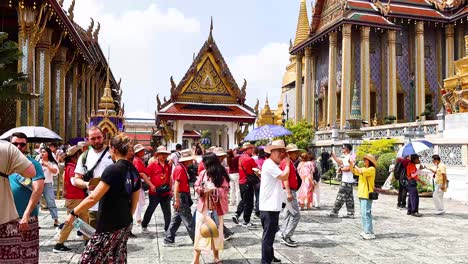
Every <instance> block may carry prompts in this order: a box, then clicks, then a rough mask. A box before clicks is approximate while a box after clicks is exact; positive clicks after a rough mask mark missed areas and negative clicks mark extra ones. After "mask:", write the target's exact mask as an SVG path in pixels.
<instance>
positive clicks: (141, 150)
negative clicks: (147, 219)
mask: <svg viewBox="0 0 468 264" xmlns="http://www.w3.org/2000/svg"><path fill="white" fill-rule="evenodd" d="M144 155H145V147H143V145H141V144H136V145H135V146H133V156H134V157H133V161H132V163H133V166H135V168H136V169H137V171H138V173H139V174H140V179H141V181H142V183H143V182H146V181H147V180H148V177H147V176H146V174H145V171H146V166H145V162H144V161H143V156H144ZM145 179H146V180H145ZM145 205H146V200H145V190H144V189H143V188H140V198H139V200H138V205H137V208H136V211H135V214H134V215H133V218H134V219H136V220H137V223H138V224H141V213H142V212H143V207H144V206H145Z"/></svg>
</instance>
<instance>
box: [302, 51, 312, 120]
mask: <svg viewBox="0 0 468 264" xmlns="http://www.w3.org/2000/svg"><path fill="white" fill-rule="evenodd" d="M311 66H312V49H311V48H310V47H307V48H306V49H305V64H304V71H305V76H304V88H305V96H304V104H305V108H304V109H305V110H304V112H305V113H304V116H305V120H306V121H307V122H308V123H310V122H311V121H312V115H313V112H312V109H314V107H313V104H312V102H313V101H312V100H311V99H312V94H313V91H312V86H313V85H312V76H311V74H312V73H311V71H312V67H311Z"/></svg>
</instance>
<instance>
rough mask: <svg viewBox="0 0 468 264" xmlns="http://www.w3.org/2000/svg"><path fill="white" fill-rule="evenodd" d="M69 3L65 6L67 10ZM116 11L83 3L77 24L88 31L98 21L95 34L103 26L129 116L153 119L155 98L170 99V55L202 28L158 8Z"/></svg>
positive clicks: (88, 0)
mask: <svg viewBox="0 0 468 264" xmlns="http://www.w3.org/2000/svg"><path fill="white" fill-rule="evenodd" d="M70 2H71V0H68V1H66V2H65V4H64V9H65V10H68V6H69V5H70ZM109 2H110V1H107V2H106V3H109ZM116 8H118V7H117V6H111V5H110V4H107V5H104V1H103V0H79V1H76V6H75V11H74V15H75V19H74V20H75V21H76V22H77V23H78V24H79V25H80V26H81V27H83V28H84V29H87V28H88V26H89V24H90V17H93V19H94V21H95V28H96V26H97V22H98V21H99V22H100V24H101V30H100V33H99V43H100V45H101V48H102V50H103V52H104V54H106V55H107V49H108V47H110V51H111V52H110V55H111V56H110V57H111V58H110V59H111V69H112V72H113V74H114V76H115V77H116V78H117V79H118V78H122V89H123V103H124V104H125V108H126V110H127V112H134V113H142V112H145V113H149V114H151V115H153V113H154V110H155V109H156V100H155V96H156V93H157V92H158V90H159V91H161V93H165V90H167V88H169V85H168V84H169V82H168V80H169V76H170V74H168V73H166V71H167V69H166V68H167V64H165V62H169V61H170V60H171V59H172V58H173V57H174V55H173V54H171V53H170V52H168V49H169V48H171V47H174V46H177V45H181V43H185V44H187V43H188V42H190V40H191V39H193V38H194V36H198V35H199V32H200V22H199V21H198V20H197V19H195V18H190V17H186V16H185V15H184V14H183V13H182V12H181V11H179V10H178V9H175V8H168V9H166V10H162V9H161V8H160V7H159V6H158V5H157V4H156V3H154V2H151V3H149V4H147V5H146V6H141V5H140V7H139V9H137V8H134V7H132V8H127V9H125V10H122V11H123V12H122V11H121V12H119V10H116ZM187 39H188V40H189V41H187ZM175 56H177V54H176V55H175Z"/></svg>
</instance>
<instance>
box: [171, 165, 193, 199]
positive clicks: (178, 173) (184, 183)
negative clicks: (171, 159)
mask: <svg viewBox="0 0 468 264" xmlns="http://www.w3.org/2000/svg"><path fill="white" fill-rule="evenodd" d="M172 177H173V178H174V181H178V182H179V192H180V193H190V186H189V176H188V174H187V167H186V166H185V165H183V164H182V163H179V165H177V167H175V169H174V172H173V173H172Z"/></svg>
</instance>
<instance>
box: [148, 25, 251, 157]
mask: <svg viewBox="0 0 468 264" xmlns="http://www.w3.org/2000/svg"><path fill="white" fill-rule="evenodd" d="M212 31H213V23H212V24H211V27H210V34H209V36H208V39H207V40H206V41H205V43H204V45H203V46H202V48H201V50H200V51H199V53H198V55H197V56H196V57H195V58H194V60H193V63H192V65H191V66H190V68H189V69H188V71H187V73H186V74H185V76H184V77H183V78H182V80H181V81H180V82H179V84H176V83H175V82H174V80H173V78H172V77H171V78H170V81H171V88H170V91H171V95H170V98H169V99H168V100H165V101H164V102H161V100H160V99H159V96H157V109H156V112H155V115H156V125H157V127H158V130H159V131H161V134H160V135H156V136H161V137H164V138H165V143H166V144H167V145H168V147H169V148H170V149H174V148H175V145H176V144H177V143H181V144H182V143H183V139H184V137H187V138H188V136H195V135H192V134H191V135H188V134H187V132H189V131H194V130H195V131H202V130H209V131H211V137H212V138H211V145H215V146H221V147H223V148H225V149H229V148H233V147H236V146H237V144H239V143H240V141H241V140H242V139H243V138H244V137H245V135H246V134H247V132H248V127H249V125H250V124H253V123H254V122H255V119H256V117H257V115H256V112H255V111H254V109H252V108H251V107H249V106H248V105H247V104H246V103H245V100H246V95H247V81H246V80H244V84H243V85H242V87H241V88H239V86H238V85H237V83H236V81H235V79H234V77H233V76H232V74H231V71H230V70H229V68H228V65H227V64H226V62H225V60H224V58H223V56H222V54H221V52H220V50H219V48H218V45H217V44H216V42H215V40H214V38H213V32H212Z"/></svg>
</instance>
